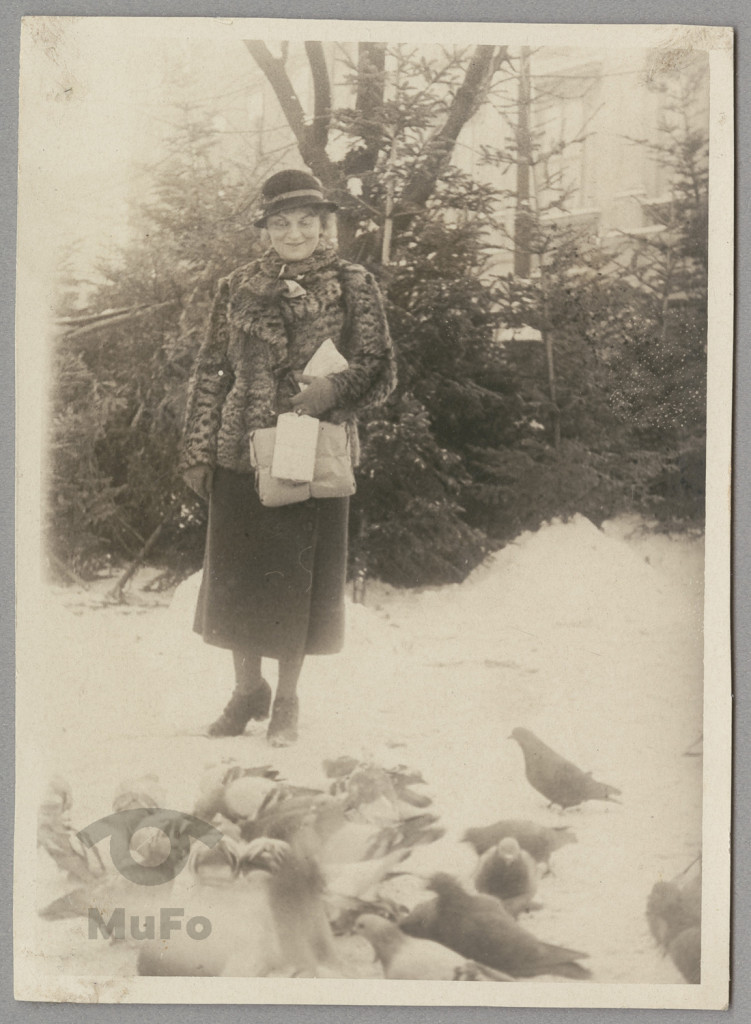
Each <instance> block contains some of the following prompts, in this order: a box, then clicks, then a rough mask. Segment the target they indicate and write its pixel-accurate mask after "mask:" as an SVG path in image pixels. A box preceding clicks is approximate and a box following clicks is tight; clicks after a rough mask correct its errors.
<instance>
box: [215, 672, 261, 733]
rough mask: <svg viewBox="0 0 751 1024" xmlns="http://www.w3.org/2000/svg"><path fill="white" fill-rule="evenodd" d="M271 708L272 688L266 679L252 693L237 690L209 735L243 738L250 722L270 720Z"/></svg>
mask: <svg viewBox="0 0 751 1024" xmlns="http://www.w3.org/2000/svg"><path fill="white" fill-rule="evenodd" d="M270 707H271V687H270V686H269V684H268V683H267V682H266V680H265V679H262V680H261V685H260V686H259V687H258V688H257V689H255V690H251V691H250V692H247V691H245V690H238V689H237V688H235V691H234V693H233V694H232V696H231V697H230V699H229V702H228V704H227V706H226V708H225V709H224V711H222V713H221V715H220V716H219V718H217V720H216V721H215V722H212V724H211V725H210V726H209V728H208V735H209V736H241V735H242V733H244V732H245V726H246V725H247V724H248V722H250V721H251V720H253V721H261V720H262V719H264V718H268V717H269V708H270Z"/></svg>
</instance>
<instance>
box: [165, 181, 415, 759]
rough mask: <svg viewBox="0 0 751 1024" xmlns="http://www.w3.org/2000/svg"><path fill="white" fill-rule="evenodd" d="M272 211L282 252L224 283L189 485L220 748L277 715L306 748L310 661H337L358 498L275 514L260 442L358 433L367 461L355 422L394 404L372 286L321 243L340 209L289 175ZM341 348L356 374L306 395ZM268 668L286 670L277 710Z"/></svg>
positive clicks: (195, 421) (203, 365)
mask: <svg viewBox="0 0 751 1024" xmlns="http://www.w3.org/2000/svg"><path fill="white" fill-rule="evenodd" d="M262 203H263V208H262V211H261V215H260V217H259V218H258V219H257V220H256V222H255V224H256V227H262V228H265V229H266V231H267V232H268V236H269V239H270V242H271V248H270V249H269V250H268V251H267V252H266V253H265V254H264V256H262V257H261V258H260V259H258V260H255V261H254V262H252V263H249V264H247V265H245V266H242V267H239V268H238V269H237V270H235V271H233V273H231V274H230V275H229V276H228V277H225V278H224V279H222V280H221V281H220V282H219V285H218V290H217V294H216V298H215V300H214V306H213V309H212V313H211V319H210V322H209V329H208V334H207V337H206V339H205V341H204V343H203V344H202V346H201V348H200V351H199V353H198V358H197V361H196V366H195V370H194V373H193V376H192V378H191V383H190V390H189V396H188V407H187V415H186V427H185V437H184V447H183V470H184V478H185V481H186V482H187V484H188V485H189V486H190V487H191V488H192V489H193V490H194V491H195V492H196V493H197V494H199V495H200V496H201V497H203V498H205V499H207V500H209V502H210V504H209V523H208V530H207V537H206V553H205V559H204V572H203V580H202V583H201V590H200V594H199V598H198V608H197V611H196V619H195V625H194V628H195V630H196V631H197V632H199V633H201V634H202V635H203V638H204V640H205V641H206V642H207V643H210V644H214V645H216V646H219V647H225V648H229V649H230V650H231V651H232V655H233V659H234V666H235V689H234V692H233V693H232V696H231V698H230V701H229V703H228V704H227V706H226V707H225V709H224V711H223V712H222V714H221V716H220V717H219V718H218V719H217V720H216V721H215V722H214V723H213V725H211V726H210V727H209V734H210V735H212V736H236V735H239V734H241V733H242V732H243V731H244V729H245V726H246V725H247V723H248V722H249V721H250V720H251V719H255V720H262V719H265V718H267V717H268V716H269V711H270V710H271V721H270V723H269V726H268V732H267V736H268V740H269V742H270V743H271V744H272V745H275V746H286V745H287V744H289V743H293V742H294V741H295V740H296V739H297V718H298V700H297V682H298V678H299V676H300V671H301V669H302V665H303V660H304V658H305V656H306V655H307V654H334V653H336V652H337V651H339V650H341V646H342V642H343V626H344V616H343V612H344V585H345V580H346V559H347V519H348V511H349V499H348V498H325V499H314V498H311V499H308V500H307V501H304V502H298V503H296V504H292V505H285V506H282V507H279V508H266V507H264V506H263V505H261V503H260V500H259V498H258V496H257V494H256V492H255V487H254V476H253V472H252V469H251V465H250V451H249V447H250V445H249V436H250V434H251V432H252V431H253V430H255V429H257V428H260V427H271V426H274V425H275V423H276V419H277V416H278V415H279V414H280V413H283V412H290V411H296V412H298V413H304V414H307V415H310V416H316V417H318V418H320V419H325V420H330V421H333V422H336V423H346V424H347V425H348V426H347V429H348V433H349V435H350V442H351V447H352V450H353V454H354V457H355V460H356V457H357V447H356V440H357V434H356V425H355V414H356V413H357V411H358V410H359V409H361V408H363V407H365V406H367V405H373V404H376V403H378V402H382V401H384V400H385V399H386V398H387V397H388V395H389V394H390V392H391V391H392V390H393V387H394V385H395V363H394V352H393V347H392V344H391V339H390V337H389V331H388V325H387V322H386V317H385V314H384V309H383V301H382V299H381V295H380V292H379V290H378V286H377V284H376V282H375V280H374V279H373V277H372V275H371V274H369V273H368V272H367V271H366V270H365V269H364V268H363V267H360V266H357V265H356V264H352V263H348V262H347V261H345V260H342V259H340V258H339V257H338V255H337V253H336V252H335V250H334V248H333V247H332V246H331V245H330V244H329V243H328V242H327V241H326V239H325V235H324V231H325V228H326V225H327V218H328V217H329V216H330V214H331V211H333V210H335V209H336V208H337V207H336V204H335V203H333V202H331V201H329V200H327V199H326V198H325V197H324V194H323V190H322V186H321V183H320V182H319V181H318V179H317V178H314V177H313V176H312V175H311V174H308V173H306V172H303V171H292V170H289V171H280V172H279V173H278V174H274V175H273V176H272V177H271V178H269V179H268V181H266V183H265V185H264V186H263V190H262ZM329 338H330V339H331V340H332V341H333V342H334V344H335V345H336V347H337V348H338V350H339V352H340V353H341V354H342V355H343V356H344V357H345V358H346V359H347V360H348V363H349V365H348V368H347V369H345V370H342V371H341V372H338V373H334V374H331V375H329V376H327V377H317V378H304V380H303V377H302V370H303V368H304V367H305V365H306V364H307V362H308V360H309V359H310V357H311V356H312V355H313V353H314V352H315V351H316V350H317V349H318V347H319V345H321V343H322V342H324V341H326V340H327V339H329ZM301 382H303V383H307V387H306V388H305V389H304V390H302V391H301V390H300V386H299V385H300V383H301ZM262 657H271V658H276V659H277V660H278V662H279V682H278V686H277V692H276V696H275V699H274V703H273V709H271V688H270V687H269V685H268V683H267V682H266V681H265V680H264V679H263V677H262V676H261V658H262Z"/></svg>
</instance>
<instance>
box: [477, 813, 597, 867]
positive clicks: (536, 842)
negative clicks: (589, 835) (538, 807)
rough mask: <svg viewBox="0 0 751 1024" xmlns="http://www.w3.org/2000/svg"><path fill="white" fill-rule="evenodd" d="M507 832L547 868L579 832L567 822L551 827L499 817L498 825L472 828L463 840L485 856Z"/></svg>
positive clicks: (574, 840) (573, 840)
mask: <svg viewBox="0 0 751 1024" xmlns="http://www.w3.org/2000/svg"><path fill="white" fill-rule="evenodd" d="M506 836H513V837H514V839H516V841H517V843H518V844H519V846H521V848H522V850H526V851H527V853H529V854H531V856H532V857H534V859H535V860H536V861H537V863H538V864H541V865H543V866H544V867H545V868H546V869H547V870H549V867H550V858H551V856H552V854H553V853H554V852H555V851H556V850H559V849H560V848H561V847H562V846H565V845H566V844H567V843H575V842H577V838H576V835H575V834H574V833H573V832H572V831H571V829H570V828H569V827H568V826H567V825H561V826H558V827H556V828H548V827H546V826H545V825H537V824H535V822H534V821H524V820H517V819H514V818H509V819H507V820H504V821H497V822H496V823H495V824H494V825H485V826H483V827H479V828H468V829H467V831H466V832H465V833H464V835H463V837H462V841H463V842H465V843H470V844H471V845H472V846H474V848H475V850H476V851H477V853H478V854H479V855H480V856H482V855H483V853H485V852H486V851H487V850H489V849H490V848H491V846H495V845H496V843H499V842H500V841H501V839H505V838H506Z"/></svg>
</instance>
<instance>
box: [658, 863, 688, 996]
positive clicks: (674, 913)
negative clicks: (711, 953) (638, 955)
mask: <svg viewBox="0 0 751 1024" xmlns="http://www.w3.org/2000/svg"><path fill="white" fill-rule="evenodd" d="M695 864H698V867H696V868H695V870H694V871H693V872H692V871H691V869H692V868H694V865H695ZM647 921H648V923H649V929H650V931H651V932H652V935H653V936H654V938H655V939H656V941H657V943H658V945H659V946H661V947H662V950H663V952H665V953H667V954H668V955H669V956H670V958H671V960H672V961H673V963H674V964H675V965H676V967H677V968H678V970H679V971H680V972H681V974H682V975H683V977H684V978H685V979H686V981H688V982H690V983H692V984H697V983H698V982H699V981H700V978H701V862H700V860H699V858H697V860H696V861H694V862H693V863H692V864H689V866H688V868H686V870H685V871H682V872H681V873H680V874H679V875H677V876H676V877H675V878H674V879H673V880H672V881H669V882H663V881H660V882H655V884H654V885H653V886H652V891H651V892H650V894H649V898H648V899H647Z"/></svg>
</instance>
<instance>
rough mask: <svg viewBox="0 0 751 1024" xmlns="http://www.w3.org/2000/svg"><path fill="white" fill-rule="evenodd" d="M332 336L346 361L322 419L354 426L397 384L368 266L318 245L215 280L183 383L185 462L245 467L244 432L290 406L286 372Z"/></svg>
mask: <svg viewBox="0 0 751 1024" xmlns="http://www.w3.org/2000/svg"><path fill="white" fill-rule="evenodd" d="M327 338H331V340H332V341H333V342H334V344H335V345H336V347H337V348H338V349H339V351H340V352H341V353H342V355H343V356H344V357H345V358H346V359H347V360H348V362H349V367H348V368H347V369H346V370H343V371H341V372H339V373H335V374H332V375H331V376H330V378H329V379H330V380H331V381H332V382H333V384H334V388H335V392H336V404H335V406H334V408H333V409H331V410H330V411H329V412H328V413H326V414H325V415H324V417H323V418H325V419H328V420H332V421H334V422H347V423H348V424H349V425H350V434H351V439H352V441H353V443H354V445H355V448H354V451H355V452H356V450H357V449H356V427H355V415H356V413H357V411H358V410H360V409H363V408H365V407H366V406H369V405H375V404H378V403H380V402H383V401H385V399H386V398H387V397H388V395H389V394H390V393H391V391H392V390H393V389H394V386H395V384H396V366H395V359H394V350H393V345H392V343H391V338H390V335H389V329H388V324H387V321H386V315H385V312H384V307H383V299H382V297H381V293H380V291H379V288H378V285H377V283H376V281H375V279H374V278H373V276H372V274H370V273H369V272H368V271H367V270H365V268H364V267H361V266H358V265H357V264H355V263H349V262H347V261H346V260H343V259H340V258H339V256H338V255H337V254H336V252H335V251H334V250H333V249H332V248H329V247H328V246H325V245H319V247H318V248H317V249H316V250H315V252H314V253H313V254H312V255H311V256H309V257H308V258H307V259H305V260H299V261H297V262H294V263H288V264H285V263H284V262H283V261H282V260H281V258H280V257H279V256H278V255H277V254H276V253H275V252H274V251H273V250H270V251H269V252H267V253H266V254H265V255H264V256H263V257H261V259H259V260H255V261H254V262H252V263H249V264H247V265H245V266H243V267H239V268H238V269H237V270H235V271H233V272H232V273H231V274H230V275H229V276H228V277H225V278H223V279H222V280H221V281H220V282H219V285H218V288H217V292H216V296H215V299H214V304H213V308H212V311H211V317H210V320H209V325H208V331H207V335H206V338H205V340H204V342H203V344H202V345H201V347H200V349H199V352H198V357H197V359H196V364H195V368H194V371H193V374H192V377H191V380H190V385H189V389H188V403H187V410H186V419H185V431H184V438H183V450H182V458H181V467H182V469H183V470H184V469H187V468H188V467H190V466H195V465H199V464H202V463H203V464H206V465H209V466H212V467H214V466H217V465H218V466H223V467H224V468H226V469H232V470H234V471H235V472H241V473H249V472H250V471H251V466H250V455H249V443H250V441H249V438H250V433H251V432H252V431H253V430H255V429H257V428H259V427H271V426H274V424H275V423H276V418H277V415H278V414H279V413H282V412H287V411H288V410H289V408H290V406H289V400H290V398H291V397H292V395H294V394H295V393H296V391H297V390H298V389H297V386H296V384H295V383H294V380H293V379H292V377H291V374H292V373H293V372H294V371H297V370H300V371H301V370H303V368H304V367H305V364H306V363H307V362H308V360H309V359H310V357H311V356H312V355H313V353H314V352H315V351H316V349H317V348H318V347H319V345H320V344H321V343H322V342H323V341H325V340H326V339H327Z"/></svg>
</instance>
